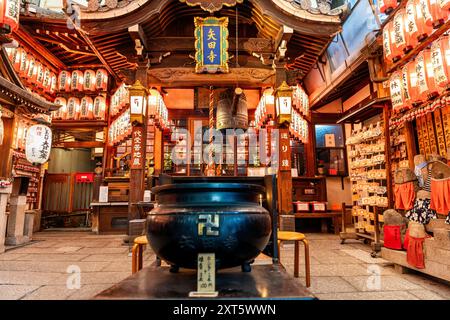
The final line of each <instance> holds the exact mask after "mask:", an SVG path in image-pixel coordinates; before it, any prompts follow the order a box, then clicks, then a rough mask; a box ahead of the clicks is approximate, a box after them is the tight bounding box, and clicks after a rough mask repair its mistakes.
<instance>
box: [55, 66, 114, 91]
mask: <svg viewBox="0 0 450 320" xmlns="http://www.w3.org/2000/svg"><path fill="white" fill-rule="evenodd" d="M107 89H108V72H106V70H105V69H98V70H97V71H94V70H91V69H88V70H85V71H84V72H83V71H81V70H74V71H72V72H70V71H67V70H63V71H61V72H60V73H59V75H58V91H60V92H71V91H80V92H81V91H87V92H97V91H106V90H107Z"/></svg>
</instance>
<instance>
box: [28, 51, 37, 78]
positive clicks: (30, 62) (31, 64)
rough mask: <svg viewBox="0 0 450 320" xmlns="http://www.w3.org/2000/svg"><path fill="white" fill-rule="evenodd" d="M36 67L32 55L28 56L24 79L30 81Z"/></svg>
mask: <svg viewBox="0 0 450 320" xmlns="http://www.w3.org/2000/svg"><path fill="white" fill-rule="evenodd" d="M35 66H36V59H35V58H34V57H33V56H32V55H28V68H27V73H26V75H25V78H27V79H28V80H31V79H32V78H33V74H34V68H35Z"/></svg>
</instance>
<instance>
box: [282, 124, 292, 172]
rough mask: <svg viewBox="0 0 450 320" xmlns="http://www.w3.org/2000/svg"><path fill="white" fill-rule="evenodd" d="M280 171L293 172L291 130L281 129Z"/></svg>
mask: <svg viewBox="0 0 450 320" xmlns="http://www.w3.org/2000/svg"><path fill="white" fill-rule="evenodd" d="M280 171H291V139H290V138H289V129H280Z"/></svg>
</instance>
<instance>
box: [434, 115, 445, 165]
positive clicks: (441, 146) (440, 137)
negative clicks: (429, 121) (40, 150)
mask: <svg viewBox="0 0 450 320" xmlns="http://www.w3.org/2000/svg"><path fill="white" fill-rule="evenodd" d="M434 128H435V130H436V138H437V139H436V140H437V144H438V150H439V154H440V155H441V156H443V157H445V156H446V155H447V147H446V145H445V135H444V126H443V124H442V114H441V109H437V110H436V111H434Z"/></svg>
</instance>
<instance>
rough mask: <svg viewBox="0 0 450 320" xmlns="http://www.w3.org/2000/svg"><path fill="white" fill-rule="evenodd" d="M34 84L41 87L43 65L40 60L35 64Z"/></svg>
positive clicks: (42, 82)
mask: <svg viewBox="0 0 450 320" xmlns="http://www.w3.org/2000/svg"><path fill="white" fill-rule="evenodd" d="M36 84H37V85H38V86H39V87H43V84H44V66H43V65H42V63H40V62H38V63H37V64H36Z"/></svg>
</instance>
